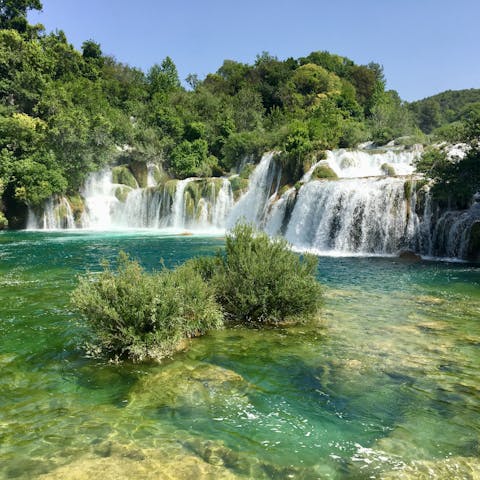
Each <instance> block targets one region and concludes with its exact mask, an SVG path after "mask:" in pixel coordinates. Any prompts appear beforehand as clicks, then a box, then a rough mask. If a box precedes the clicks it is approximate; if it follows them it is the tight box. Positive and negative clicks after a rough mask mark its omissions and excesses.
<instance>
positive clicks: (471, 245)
mask: <svg viewBox="0 0 480 480" xmlns="http://www.w3.org/2000/svg"><path fill="white" fill-rule="evenodd" d="M468 259H469V260H473V261H475V262H478V261H480V221H478V222H475V223H474V224H473V225H472V228H471V229H470V241H469V242H468Z"/></svg>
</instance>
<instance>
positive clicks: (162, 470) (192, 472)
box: [38, 448, 238, 480]
mask: <svg viewBox="0 0 480 480" xmlns="http://www.w3.org/2000/svg"><path fill="white" fill-rule="evenodd" d="M38 478H39V480H91V479H93V478H101V479H102V480H133V479H135V480H191V479H195V480H207V479H209V480H211V479H225V480H234V479H236V478H238V476H236V475H235V474H233V473H232V472H230V471H229V470H228V469H227V468H225V467H222V466H217V465H212V464H210V463H208V462H206V461H204V460H202V459H201V458H200V457H198V456H194V455H192V454H188V452H184V451H174V452H170V451H162V450H155V449H148V450H143V451H142V454H141V456H136V455H134V456H132V455H129V454H128V450H125V448H116V449H114V452H113V453H112V454H111V455H109V456H98V455H95V454H89V455H85V456H83V457H80V458H78V459H76V460H74V461H73V462H72V463H69V464H67V465H64V466H62V467H59V468H57V469H55V470H53V471H51V472H49V473H46V474H44V475H40V476H39V477H38Z"/></svg>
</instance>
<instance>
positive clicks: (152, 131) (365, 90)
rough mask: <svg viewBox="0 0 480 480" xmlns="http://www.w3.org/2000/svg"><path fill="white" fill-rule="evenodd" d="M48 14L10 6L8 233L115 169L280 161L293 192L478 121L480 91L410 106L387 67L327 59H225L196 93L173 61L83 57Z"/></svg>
mask: <svg viewBox="0 0 480 480" xmlns="http://www.w3.org/2000/svg"><path fill="white" fill-rule="evenodd" d="M41 8H42V5H41V2H40V0H1V1H0V28H1V29H0V99H1V101H0V193H1V198H2V203H3V204H2V205H0V207H1V208H0V211H3V212H5V214H6V218H5V216H3V214H1V213H0V226H7V224H8V225H9V226H10V227H13V228H15V227H17V226H20V225H21V223H22V219H23V218H24V217H25V210H26V208H27V206H30V207H35V206H39V205H41V204H42V203H43V202H45V200H46V199H48V198H49V197H51V196H52V195H56V194H67V195H69V196H70V197H72V198H73V197H74V196H75V195H77V194H78V191H79V188H80V186H81V185H82V183H83V182H84V181H85V178H86V176H87V175H88V174H89V173H90V172H92V171H95V170H98V169H99V168H101V167H102V166H103V165H105V164H107V163H113V162H123V163H125V162H128V163H129V164H131V165H133V166H135V165H140V166H141V165H145V164H146V163H147V162H155V163H157V164H158V165H159V166H160V167H161V169H162V175H164V176H165V178H186V177H190V176H221V175H224V174H225V173H227V172H229V171H231V170H232V169H233V168H235V167H236V166H237V165H238V164H239V162H240V161H241V160H242V159H244V158H245V157H248V156H251V157H258V155H259V154H260V153H261V152H264V151H266V150H272V149H275V150H278V151H280V152H282V155H281V161H282V162H283V166H284V171H285V172H286V175H287V176H288V178H287V180H286V182H287V183H290V184H294V183H295V182H296V181H297V180H298V179H299V178H300V177H301V175H302V174H303V172H304V171H305V169H306V168H307V167H308V166H309V165H310V164H311V162H312V161H314V160H315V159H316V158H317V157H319V156H321V155H322V154H323V152H324V151H325V150H326V149H332V148H337V147H354V146H356V145H357V144H359V143H361V142H364V141H367V140H371V141H373V142H375V143H377V144H381V145H383V144H385V143H387V142H389V141H392V140H393V139H400V140H399V141H404V142H411V143H413V142H415V141H419V139H420V140H423V139H424V133H430V132H431V131H433V130H434V129H435V128H437V130H439V128H438V127H440V130H441V128H444V129H445V125H447V124H448V125H447V127H448V126H450V125H451V124H453V125H455V127H456V130H455V132H456V133H455V135H457V134H458V130H459V129H458V125H459V122H460V123H461V122H462V119H463V118H464V117H465V116H466V115H467V114H466V113H465V110H466V109H468V108H469V107H470V106H472V105H473V107H475V108H477V110H478V102H477V100H478V91H466V92H470V93H469V94H468V95H469V96H468V99H467V97H466V95H467V94H466V93H463V94H462V93H459V95H461V97H462V98H464V99H465V101H464V102H463V103H462V105H461V107H462V108H460V109H459V108H457V106H458V105H460V103H461V102H459V101H458V99H455V98H456V97H455V95H454V93H455V92H446V93H445V94H443V96H437V97H432V99H430V100H428V99H427V100H425V101H423V103H422V102H416V103H414V104H411V105H408V104H406V103H405V102H403V101H402V100H401V99H400V97H399V95H398V94H397V92H395V91H392V90H386V88H385V78H384V75H383V72H382V67H381V66H380V65H378V64H376V63H370V64H368V65H357V64H355V63H354V62H353V61H352V60H349V59H348V58H345V57H341V56H338V55H335V54H331V53H328V52H325V51H316V52H312V53H310V54H309V55H307V56H305V57H302V58H297V59H294V58H288V59H286V60H280V59H278V58H276V57H274V56H272V55H270V54H268V53H266V52H263V53H261V54H259V55H258V56H257V58H256V60H255V62H254V63H253V64H252V65H248V64H244V63H239V62H236V61H233V60H225V61H224V62H223V64H222V65H221V67H220V68H219V69H218V70H217V72H215V73H212V74H209V75H207V76H206V78H204V79H199V78H198V76H197V75H195V74H191V75H189V76H188V77H187V79H185V86H184V85H182V82H181V79H180V78H179V75H178V72H177V69H176V66H175V64H174V62H173V61H172V59H171V58H169V57H166V58H165V59H164V60H163V61H161V62H160V63H159V64H155V65H153V66H152V67H151V68H150V69H149V70H148V72H143V71H141V70H139V69H137V68H134V67H131V66H128V65H124V64H122V63H120V62H118V61H117V60H115V58H113V57H111V56H107V55H104V54H103V53H102V49H101V46H100V45H99V44H98V43H96V42H95V41H93V40H86V41H85V42H84V43H83V45H82V49H81V51H77V50H76V49H75V48H74V47H73V46H72V45H71V44H70V43H69V42H68V39H67V38H66V36H65V34H64V32H62V31H61V30H59V31H56V32H53V33H45V31H44V28H43V26H42V25H29V24H28V22H27V13H28V11H29V10H32V9H41ZM474 92H477V96H475V94H474ZM447 94H449V95H447ZM473 100H475V102H477V103H472V101H473ZM432 102H433V103H432ZM452 104H453V106H452ZM431 105H434V107H431ZM473 107H472V108H473ZM475 108H474V109H475ZM431 109H433V110H432V111H435V112H437V113H438V112H440V113H438V115H437V114H436V113H435V114H430V113H429V111H430V110H431ZM432 115H433V117H434V119H433V120H432V118H433V117H432ZM462 115H463V117H462ZM437 116H438V118H437ZM431 117H432V118H431ZM450 122H453V123H450ZM462 125H463V124H462ZM447 130H448V128H447ZM462 132H463V130H462ZM440 133H441V132H440ZM447 133H448V135H450V136H451V131H450V130H449V131H448V132H447ZM457 136H458V135H457ZM402 139H403V140H402ZM133 168H134V167H133ZM7 219H8V220H7ZM7 222H8V223H7Z"/></svg>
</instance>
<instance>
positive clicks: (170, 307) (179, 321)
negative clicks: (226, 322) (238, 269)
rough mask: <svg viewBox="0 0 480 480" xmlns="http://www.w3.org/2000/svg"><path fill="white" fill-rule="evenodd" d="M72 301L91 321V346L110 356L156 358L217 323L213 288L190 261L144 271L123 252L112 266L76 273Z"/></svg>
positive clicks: (213, 327) (220, 317) (219, 322)
mask: <svg viewBox="0 0 480 480" xmlns="http://www.w3.org/2000/svg"><path fill="white" fill-rule="evenodd" d="M72 304H73V305H74V307H75V308H77V309H78V310H79V311H80V312H81V313H82V314H83V315H84V317H85V318H86V320H87V322H88V324H89V326H90V327H91V329H92V333H93V334H94V340H93V341H94V347H95V350H96V351H97V352H98V353H102V354H104V355H106V356H108V357H110V358H114V359H123V358H131V359H133V360H145V359H156V360H158V359H161V358H163V357H165V356H168V355H171V354H172V353H173V352H175V351H176V350H178V349H179V348H181V347H182V342H183V341H184V340H185V339H187V338H191V337H196V336H199V335H202V334H204V333H206V332H207V331H208V330H211V329H215V328H219V327H221V326H222V313H221V310H220V308H219V307H218V305H217V304H216V303H215V299H214V294H213V291H212V288H211V287H210V286H209V285H208V284H207V283H205V282H204V281H203V279H202V277H201V276H200V274H199V273H198V272H197V271H196V270H195V269H194V268H193V265H189V264H186V265H184V266H181V267H179V268H177V269H176V270H167V269H163V270H161V271H160V272H156V273H152V274H148V273H145V272H144V270H143V269H142V267H141V266H140V265H139V264H138V263H137V262H135V261H132V260H130V259H129V258H128V256H127V255H126V254H124V253H123V254H120V256H119V262H118V268H117V271H116V272H115V271H113V270H111V269H110V267H109V266H108V265H107V264H105V265H104V268H103V271H102V272H101V273H100V274H98V275H88V276H85V277H82V278H80V283H79V285H78V286H77V288H76V289H75V291H74V292H73V294H72Z"/></svg>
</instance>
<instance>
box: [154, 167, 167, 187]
mask: <svg viewBox="0 0 480 480" xmlns="http://www.w3.org/2000/svg"><path fill="white" fill-rule="evenodd" d="M153 179H154V180H155V183H156V184H157V185H160V184H163V183H165V182H167V181H168V180H170V177H169V176H168V175H167V173H166V172H165V170H164V169H163V168H162V167H161V166H159V165H154V166H153Z"/></svg>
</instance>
